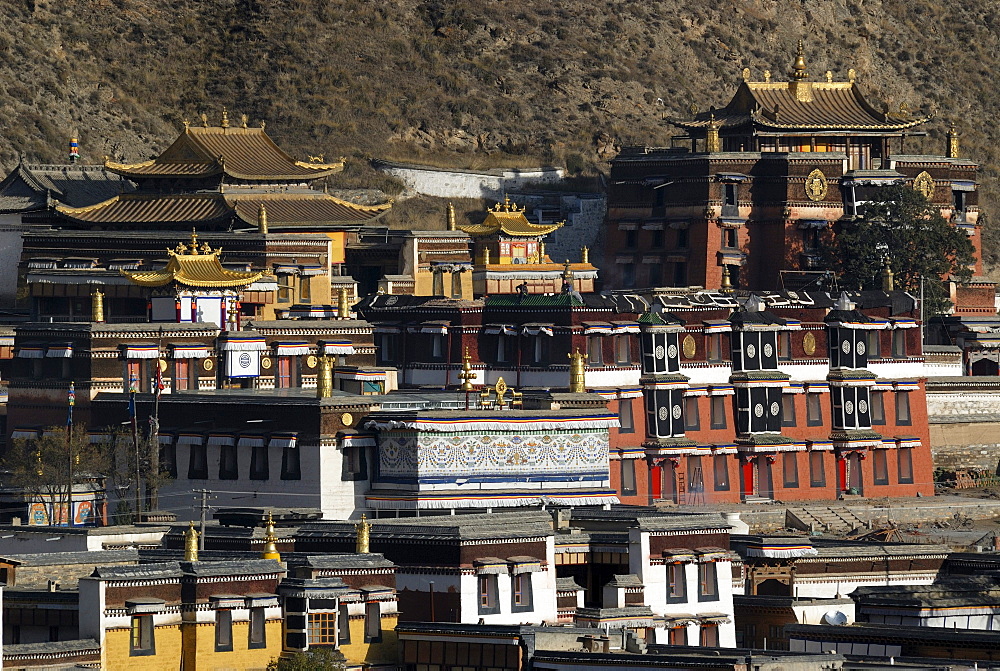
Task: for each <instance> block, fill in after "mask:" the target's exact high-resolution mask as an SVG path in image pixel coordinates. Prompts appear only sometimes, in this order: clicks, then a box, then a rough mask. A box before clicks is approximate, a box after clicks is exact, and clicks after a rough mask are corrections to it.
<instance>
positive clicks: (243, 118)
mask: <svg viewBox="0 0 1000 671" xmlns="http://www.w3.org/2000/svg"><path fill="white" fill-rule="evenodd" d="M248 121H250V118H249V117H248V116H247V115H246V114H241V115H240V128H246V127H247V122H248Z"/></svg>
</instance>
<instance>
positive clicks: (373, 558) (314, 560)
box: [301, 552, 396, 571]
mask: <svg viewBox="0 0 1000 671" xmlns="http://www.w3.org/2000/svg"><path fill="white" fill-rule="evenodd" d="M301 565H302V566H306V567H308V568H311V569H317V570H325V571H351V570H366V569H380V568H393V567H395V566H396V565H395V564H394V563H392V562H391V561H389V560H388V559H386V558H385V556H384V555H382V554H379V553H377V552H372V553H368V554H358V553H353V552H352V553H346V552H344V553H339V552H337V553H330V554H322V555H307V556H306V557H305V558H304V559H303V560H302V561H301Z"/></svg>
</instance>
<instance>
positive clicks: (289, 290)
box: [278, 273, 295, 303]
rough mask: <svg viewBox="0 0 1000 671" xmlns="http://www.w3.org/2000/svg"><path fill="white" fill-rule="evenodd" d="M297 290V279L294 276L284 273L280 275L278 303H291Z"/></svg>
mask: <svg viewBox="0 0 1000 671" xmlns="http://www.w3.org/2000/svg"><path fill="white" fill-rule="evenodd" d="M294 290H295V279H294V276H293V275H286V274H284V273H282V274H279V275H278V302H279V303H291V302H292V296H293V295H294V294H293V291H294Z"/></svg>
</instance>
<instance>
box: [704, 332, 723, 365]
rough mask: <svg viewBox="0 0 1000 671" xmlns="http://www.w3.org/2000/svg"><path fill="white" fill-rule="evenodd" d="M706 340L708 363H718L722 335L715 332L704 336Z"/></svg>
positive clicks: (720, 357) (720, 353) (720, 358)
mask: <svg viewBox="0 0 1000 671" xmlns="http://www.w3.org/2000/svg"><path fill="white" fill-rule="evenodd" d="M706 340H707V341H708V344H707V347H708V361H709V363H719V362H720V361H722V335H721V334H719V333H716V334H714V335H709V336H706Z"/></svg>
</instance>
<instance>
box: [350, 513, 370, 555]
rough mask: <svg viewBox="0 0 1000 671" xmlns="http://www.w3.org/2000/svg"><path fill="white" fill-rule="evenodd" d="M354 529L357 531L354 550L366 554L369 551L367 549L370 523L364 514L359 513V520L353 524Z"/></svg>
mask: <svg viewBox="0 0 1000 671" xmlns="http://www.w3.org/2000/svg"><path fill="white" fill-rule="evenodd" d="M354 529H355V530H356V531H357V532H358V536H357V541H356V542H355V545H354V551H355V552H357V553H358V554H362V555H366V554H368V553H369V552H370V551H371V550H369V546H370V543H371V531H372V525H371V523H370V522H369V521H368V518H367V517H366V516H365V515H364V514H362V515H361V521H360V522H358V523H357V524H355V525H354Z"/></svg>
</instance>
